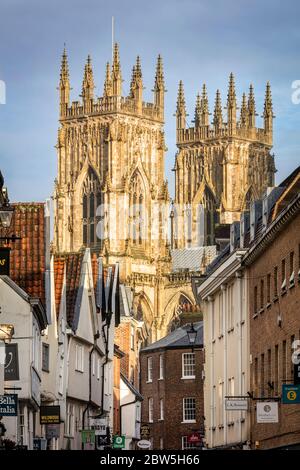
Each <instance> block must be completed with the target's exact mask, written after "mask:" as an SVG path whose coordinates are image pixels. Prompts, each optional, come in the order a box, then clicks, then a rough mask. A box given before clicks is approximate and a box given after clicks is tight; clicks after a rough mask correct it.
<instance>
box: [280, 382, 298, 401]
mask: <svg viewBox="0 0 300 470" xmlns="http://www.w3.org/2000/svg"><path fill="white" fill-rule="evenodd" d="M282 403H284V404H285V405H294V404H295V403H300V385H293V384H283V385H282Z"/></svg>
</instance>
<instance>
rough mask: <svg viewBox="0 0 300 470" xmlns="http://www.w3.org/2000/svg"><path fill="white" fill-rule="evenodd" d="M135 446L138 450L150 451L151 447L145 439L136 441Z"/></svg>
mask: <svg viewBox="0 0 300 470" xmlns="http://www.w3.org/2000/svg"><path fill="white" fill-rule="evenodd" d="M137 446H138V447H139V448H140V449H150V447H151V442H150V441H148V440H147V439H142V440H141V441H138V443H137Z"/></svg>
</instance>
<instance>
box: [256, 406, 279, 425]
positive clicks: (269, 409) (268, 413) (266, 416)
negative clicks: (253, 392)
mask: <svg viewBox="0 0 300 470" xmlns="http://www.w3.org/2000/svg"><path fill="white" fill-rule="evenodd" d="M256 420H257V423H278V402H277V401H262V402H257V404H256Z"/></svg>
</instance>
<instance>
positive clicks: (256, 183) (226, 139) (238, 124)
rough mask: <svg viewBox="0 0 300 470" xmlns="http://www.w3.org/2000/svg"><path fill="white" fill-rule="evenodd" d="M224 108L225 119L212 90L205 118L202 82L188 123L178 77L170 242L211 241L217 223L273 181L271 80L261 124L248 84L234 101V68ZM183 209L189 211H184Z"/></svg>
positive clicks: (185, 244) (236, 213) (233, 218)
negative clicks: (174, 221) (172, 237)
mask: <svg viewBox="0 0 300 470" xmlns="http://www.w3.org/2000/svg"><path fill="white" fill-rule="evenodd" d="M225 109H226V114H227V116H226V122H225V121H224V116H223V109H222V103H221V95H220V92H219V90H217V93H216V99H215V106H214V112H213V119H212V122H210V112H209V103H208V97H207V91H206V86H205V85H203V90H202V93H201V96H200V95H198V96H197V99H196V106H195V117H194V127H189V128H188V127H187V125H186V116H187V113H186V106H185V97H184V90H183V84H182V82H180V83H179V91H178V99H177V110H176V123H177V126H176V127H177V130H176V136H177V147H178V153H177V156H176V162H175V175H176V195H175V202H176V206H177V212H178V223H177V230H178V233H177V234H176V235H175V246H177V247H178V248H183V247H190V246H198V245H199V244H203V245H210V244H213V243H214V229H215V226H216V224H218V223H219V224H228V223H232V222H233V221H236V220H239V219H240V214H241V212H242V211H243V210H246V209H247V208H248V207H249V204H250V202H251V201H253V200H255V199H259V198H260V197H261V196H262V193H263V192H264V190H265V189H266V188H267V187H269V186H274V173H275V166H274V156H273V155H271V153H270V151H271V148H272V140H273V109H272V98H271V89H270V84H269V83H267V87H266V95H265V103H264V111H263V122H264V127H263V128H258V127H256V116H257V114H256V109H255V98H254V91H253V86H252V85H250V90H249V95H248V97H246V94H245V93H244V94H243V97H242V100H241V105H240V108H238V107H237V99H236V92H235V83H234V77H233V74H231V75H230V78H229V88H228V95H227V106H226V108H225ZM238 109H239V115H238V111H237V110H238ZM187 211H188V212H189V216H188V215H186V214H185V212H187ZM187 220H190V224H188V223H187ZM188 228H189V230H188Z"/></svg>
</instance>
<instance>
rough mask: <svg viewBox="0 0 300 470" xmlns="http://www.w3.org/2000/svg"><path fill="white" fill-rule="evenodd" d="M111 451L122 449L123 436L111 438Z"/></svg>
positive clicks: (123, 445)
mask: <svg viewBox="0 0 300 470" xmlns="http://www.w3.org/2000/svg"><path fill="white" fill-rule="evenodd" d="M112 446H113V449H124V447H125V436H113V445H112Z"/></svg>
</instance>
